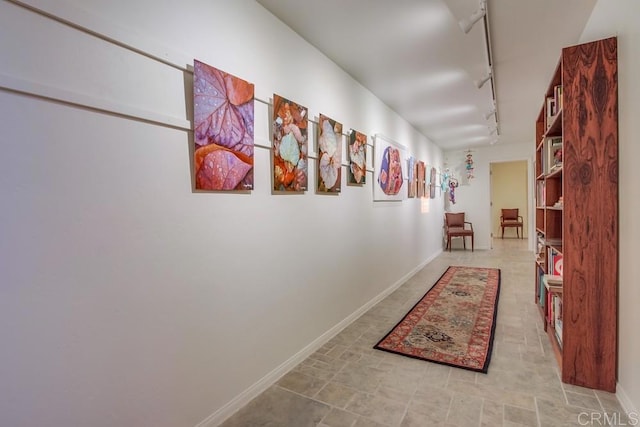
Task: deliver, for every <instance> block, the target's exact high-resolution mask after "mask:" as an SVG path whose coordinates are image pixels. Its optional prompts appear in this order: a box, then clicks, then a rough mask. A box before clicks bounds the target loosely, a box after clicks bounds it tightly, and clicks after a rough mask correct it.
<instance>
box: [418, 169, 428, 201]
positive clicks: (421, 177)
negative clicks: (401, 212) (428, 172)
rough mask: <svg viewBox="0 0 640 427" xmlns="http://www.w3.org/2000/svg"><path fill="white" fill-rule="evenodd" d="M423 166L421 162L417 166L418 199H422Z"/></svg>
mask: <svg viewBox="0 0 640 427" xmlns="http://www.w3.org/2000/svg"><path fill="white" fill-rule="evenodd" d="M425 168H426V166H425V164H424V162H423V161H419V162H418V165H417V168H416V169H417V170H418V172H417V175H418V197H420V198H422V197H424V175H425Z"/></svg>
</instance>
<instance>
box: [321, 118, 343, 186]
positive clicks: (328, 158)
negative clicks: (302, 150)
mask: <svg viewBox="0 0 640 427" xmlns="http://www.w3.org/2000/svg"><path fill="white" fill-rule="evenodd" d="M341 172H342V123H338V122H336V121H335V120H333V119H330V118H329V117H327V116H325V115H323V114H320V119H319V120H318V173H317V176H318V191H319V192H326V193H339V192H340V187H341V184H342V182H341V181H342V180H341Z"/></svg>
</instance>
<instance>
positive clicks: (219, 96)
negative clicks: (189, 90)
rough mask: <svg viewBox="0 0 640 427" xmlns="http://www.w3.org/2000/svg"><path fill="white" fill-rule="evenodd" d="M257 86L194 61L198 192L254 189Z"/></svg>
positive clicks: (194, 121) (196, 179)
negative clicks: (254, 131) (254, 104)
mask: <svg viewBox="0 0 640 427" xmlns="http://www.w3.org/2000/svg"><path fill="white" fill-rule="evenodd" d="M253 96H254V85H253V84H252V83H249V82H246V81H244V80H242V79H240V78H238V77H235V76H232V75H231V74H228V73H225V72H224V71H221V70H218V69H217V68H214V67H212V66H210V65H207V64H204V63H202V62H200V61H197V60H194V65H193V102H194V108H193V130H194V132H193V133H194V141H195V149H194V159H193V161H194V174H195V188H196V190H212V191H232V190H252V189H253V150H254V137H253V135H254V133H253V127H254V106H253Z"/></svg>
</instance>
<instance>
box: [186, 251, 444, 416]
mask: <svg viewBox="0 0 640 427" xmlns="http://www.w3.org/2000/svg"><path fill="white" fill-rule="evenodd" d="M441 253H442V250H440V251H438V252H436V253H435V254H434V255H432V256H431V257H429V258H428V259H427V260H426V261H424V262H422V263H421V264H420V265H418V266H417V267H415V268H414V269H413V270H411V271H410V272H409V273H407V274H405V275H404V276H403V277H401V278H400V279H399V280H398V281H396V282H395V283H394V284H392V285H391V286H389V287H388V288H387V289H385V290H384V291H382V292H381V293H380V294H378V295H376V296H375V297H373V298H372V299H371V300H369V301H368V302H367V303H365V304H364V305H363V306H362V307H360V308H358V309H357V310H356V311H354V312H353V313H351V314H350V315H349V316H347V317H346V318H345V319H344V320H342V321H341V322H340V323H338V324H337V325H335V326H334V327H332V328H331V329H329V330H328V331H327V332H325V333H324V334H322V335H320V336H319V337H318V338H316V339H315V340H313V341H312V342H311V343H310V344H309V345H307V346H306V347H305V348H303V349H302V350H300V351H299V352H298V353H296V354H294V355H293V356H291V357H290V358H289V359H288V360H286V361H285V362H284V363H282V364H281V365H280V366H278V367H277V368H275V369H274V370H273V371H271V372H269V373H268V374H267V375H265V376H264V377H262V378H261V379H260V380H259V381H258V382H256V383H255V384H253V385H252V386H251V387H249V388H248V389H246V390H245V391H243V392H242V393H240V394H239V395H237V396H236V397H234V398H233V399H231V401H229V402H228V403H227V404H226V405H224V406H223V407H221V408H220V409H218V410H217V411H216V412H214V413H213V414H211V415H210V416H208V417H207V418H206V419H204V420H203V421H201V422H200V423H198V424H197V425H196V426H195V427H214V426H218V425H220V424H222V423H223V422H224V421H225V420H226V419H227V418H229V417H231V416H232V415H233V414H235V413H236V412H237V411H238V410H239V409H240V408H242V407H244V406H245V405H246V404H247V403H249V402H250V401H251V400H253V399H254V398H255V397H257V396H258V395H259V394H260V393H262V392H263V391H265V390H266V389H268V388H269V387H271V386H272V385H273V384H275V383H276V382H277V381H278V380H279V379H280V378H281V377H282V376H283V375H284V374H286V373H287V372H289V371H290V370H291V369H293V368H294V367H295V366H297V365H298V364H299V363H300V362H302V361H303V360H304V359H306V358H307V357H309V356H310V355H311V354H313V353H314V352H315V351H316V350H318V349H319V348H320V347H322V346H323V345H325V344H326V343H327V342H328V341H329V340H331V338H333V337H335V336H336V335H338V334H339V333H340V332H341V331H342V330H343V329H344V328H346V327H347V326H349V325H350V324H351V323H353V322H354V321H355V320H356V319H358V318H359V317H360V316H362V315H363V314H364V313H366V312H367V311H368V310H369V309H370V308H371V307H373V306H374V305H376V304H377V303H379V302H380V301H382V300H383V299H385V298H386V297H387V296H389V295H390V294H391V293H392V292H393V291H395V290H396V289H398V288H399V287H400V286H401V285H402V284H403V283H405V282H406V281H407V280H408V279H409V278H411V277H412V276H413V275H414V274H416V273H417V272H418V271H420V270H421V269H422V268H424V266H426V265H427V264H429V263H430V262H431V261H433V260H434V259H435V258H436V257H437V256H438V255H440V254H441Z"/></svg>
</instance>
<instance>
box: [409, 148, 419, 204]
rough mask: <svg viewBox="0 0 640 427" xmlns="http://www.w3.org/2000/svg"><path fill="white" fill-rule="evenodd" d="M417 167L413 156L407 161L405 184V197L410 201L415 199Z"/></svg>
mask: <svg viewBox="0 0 640 427" xmlns="http://www.w3.org/2000/svg"><path fill="white" fill-rule="evenodd" d="M417 166H418V165H417V163H416V159H415V158H414V157H413V156H411V157H409V158H408V159H407V182H408V183H409V185H408V192H407V196H408V197H409V198H410V199H412V198H414V197H416V191H417V188H418V174H417Z"/></svg>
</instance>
